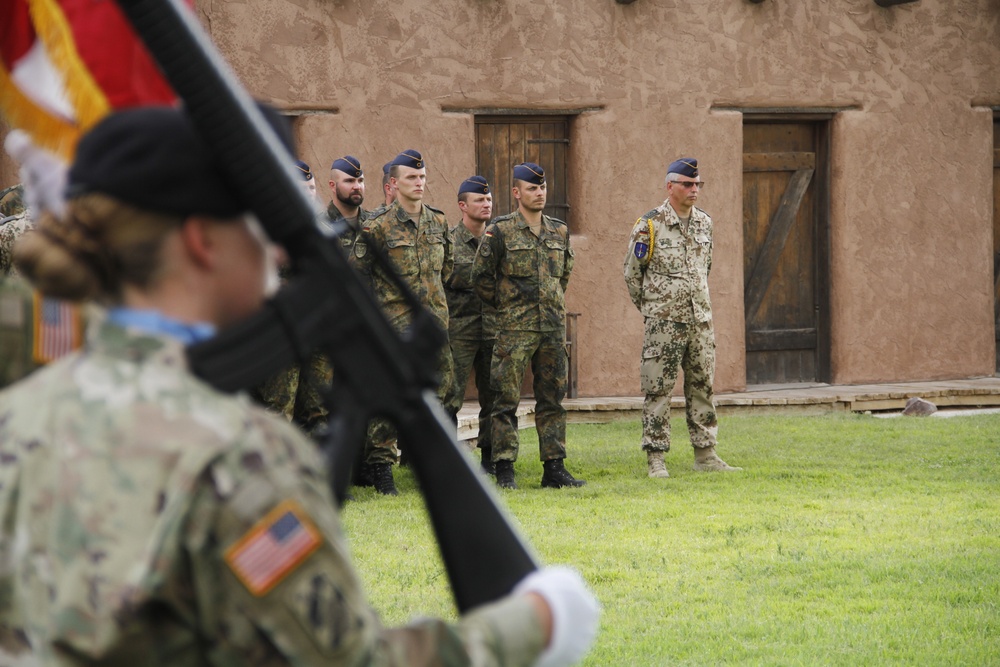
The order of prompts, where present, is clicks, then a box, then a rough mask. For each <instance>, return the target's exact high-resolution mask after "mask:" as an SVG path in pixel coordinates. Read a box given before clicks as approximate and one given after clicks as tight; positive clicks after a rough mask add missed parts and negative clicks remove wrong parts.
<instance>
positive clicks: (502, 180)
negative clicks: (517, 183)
mask: <svg viewBox="0 0 1000 667" xmlns="http://www.w3.org/2000/svg"><path fill="white" fill-rule="evenodd" d="M568 154H569V118H568V117H566V116H476V168H477V170H478V173H479V174H480V175H481V176H484V177H485V178H486V180H487V181H488V182H489V184H490V188H491V189H492V191H493V215H494V216H499V215H506V214H507V213H510V212H511V211H513V210H514V209H515V208H516V202H515V200H514V197H513V196H512V195H511V186H512V180H513V176H512V173H511V172H512V171H513V168H514V165H515V164H520V163H521V162H534V163H535V164H538V165H540V166H541V167H542V169H544V170H545V182H546V185H547V187H548V200H547V203H546V206H545V214H546V215H550V216H552V217H554V218H559V219H560V220H562V221H563V222H565V223H566V224H567V225H569V224H570V219H569V218H570V212H569V187H568V186H569V184H568V182H567V169H566V168H567V162H568ZM570 228H571V229H572V226H571V227H570Z"/></svg>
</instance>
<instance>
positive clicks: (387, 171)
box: [382, 162, 392, 176]
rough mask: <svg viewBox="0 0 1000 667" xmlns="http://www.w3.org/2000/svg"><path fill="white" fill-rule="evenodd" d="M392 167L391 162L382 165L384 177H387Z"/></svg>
mask: <svg viewBox="0 0 1000 667" xmlns="http://www.w3.org/2000/svg"><path fill="white" fill-rule="evenodd" d="M391 166H392V163H391V162H386V163H385V164H383V165H382V175H383V176H385V175H386V174H388V173H389V167H391Z"/></svg>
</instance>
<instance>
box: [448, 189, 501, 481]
mask: <svg viewBox="0 0 1000 667" xmlns="http://www.w3.org/2000/svg"><path fill="white" fill-rule="evenodd" d="M458 208H459V210H461V211H462V221H461V222H460V223H458V224H457V225H455V226H454V227H452V228H451V231H450V232H449V234H450V235H451V246H452V249H453V250H454V253H455V270H454V271H453V272H452V274H451V278H450V279H449V280H448V282H447V283H446V284H445V294H446V295H447V297H448V316H449V320H448V340H449V341H451V356H452V359H454V361H455V387H454V390H453V394H452V402H451V404H450V405H448V406H447V408H448V411H449V412H450V413H451V414H452V417H453V418H454V417H455V416H456V415H458V411H459V410H460V409H461V408H462V402H463V399H464V397H465V385H466V384H467V383H468V381H469V373H470V372H471V373H473V377H474V378H475V381H476V392H477V393H478V394H479V435H478V437H477V443H476V444H477V446H478V447H479V451H480V452H481V461H482V463H481V465H482V468H483V470H484V471H485V472H486V473H488V474H494V473H495V472H496V470H495V468H494V466H493V445H492V438H493V434H492V430H493V426H492V424H493V422H492V419H491V418H490V413H491V412H492V410H493V400H494V397H493V390H492V389H491V388H490V364H491V363H492V360H493V346H494V344H495V343H496V338H497V311H496V308H494V307H493V306H492V305H490V304H488V303H486V302H485V301H483V300H482V299H481V298H479V295H478V294H476V292H475V290H474V283H473V280H472V267H473V264H474V262H475V259H476V253H478V252H479V243H480V241H482V238H483V233H484V232H485V231H486V223H487V222H489V219H490V215H491V214H492V212H493V194H492V193H491V192H490V186H489V183H487V182H486V179H485V178H483V177H482V176H470V177H469V178H467V179H465V180H464V181H462V184H461V185H460V186H458Z"/></svg>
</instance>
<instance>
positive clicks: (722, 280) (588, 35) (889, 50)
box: [198, 0, 1000, 396]
mask: <svg viewBox="0 0 1000 667" xmlns="http://www.w3.org/2000/svg"><path fill="white" fill-rule="evenodd" d="M198 7H199V11H200V13H201V16H202V18H203V19H204V21H205V24H206V25H207V26H209V29H210V31H211V34H212V37H213V38H214V40H215V41H216V43H217V44H218V45H219V47H221V49H222V51H223V52H224V54H225V55H226V57H227V58H228V59H229V60H230V62H231V63H232V65H233V67H234V68H235V70H236V72H237V73H238V75H239V76H240V78H241V79H242V80H243V82H244V83H245V84H246V85H247V86H248V87H249V88H250V90H251V91H252V92H253V93H254V94H256V95H258V96H261V97H263V98H265V99H268V100H272V101H274V102H276V103H278V104H281V105H285V106H287V107H289V108H296V109H312V110H316V111H319V113H315V114H314V115H308V116H303V117H302V119H301V121H300V123H299V131H298V134H299V138H300V140H301V154H302V157H303V159H305V160H306V161H307V162H309V163H310V164H312V165H313V166H314V169H315V170H316V171H317V172H319V174H320V175H321V176H320V178H321V184H322V183H323V182H325V180H326V176H325V173H326V167H327V166H328V165H329V163H330V162H331V160H332V159H333V158H335V157H337V156H340V155H343V154H345V153H350V154H353V155H356V156H358V157H360V158H361V159H362V161H363V164H364V165H365V167H366V168H367V172H368V174H369V203H371V202H377V201H378V200H379V199H380V195H379V189H378V178H379V175H380V174H379V167H380V165H381V164H383V163H384V162H385V161H387V160H388V159H389V158H390V157H391V156H393V155H395V154H396V153H397V152H399V151H400V150H402V149H404V148H410V147H412V148H417V149H418V150H421V151H422V152H423V153H424V155H425V157H426V159H427V161H428V165H429V166H428V170H429V183H430V186H429V195H428V197H427V201H428V203H431V204H433V205H436V206H438V207H440V208H443V209H445V211H446V212H447V213H448V214H449V217H450V219H451V221H452V222H456V221H457V220H458V219H459V216H458V210H457V207H456V205H455V195H454V193H455V191H456V188H457V186H458V184H459V183H460V182H461V181H462V179H464V178H465V177H467V176H469V175H471V174H473V173H475V170H476V163H475V152H474V137H475V127H474V117H473V115H472V112H470V111H469V110H480V111H488V110H491V109H497V108H516V109H538V110H559V109H565V110H573V111H579V110H585V111H583V112H582V113H579V115H577V116H576V117H575V120H574V121H573V123H572V126H571V147H570V161H571V167H570V174H571V182H570V204H571V206H572V210H573V223H574V235H573V243H574V246H575V248H576V252H577V263H576V269H575V272H574V275H573V278H572V280H571V282H570V287H569V291H568V293H567V301H568V305H569V308H570V310H572V311H576V312H580V313H582V316H581V318H580V320H579V357H578V363H579V390H580V394H581V395H583V396H587V395H590V396H594V395H634V394H638V393H639V381H638V358H639V353H640V349H641V343H642V322H641V317H640V316H639V314H638V312H637V311H636V310H635V309H634V307H633V306H632V304H631V302H630V301H629V298H628V295H627V292H626V290H625V287H624V283H623V281H622V277H621V265H622V260H623V257H624V253H625V251H626V241H627V238H628V234H629V231H630V229H631V226H632V223H633V222H634V221H635V220H636V218H637V217H638V216H639V215H641V214H642V213H644V212H645V211H647V210H649V209H650V208H652V207H653V206H655V205H657V204H658V203H659V202H660V201H662V198H663V195H664V193H663V191H662V180H663V176H664V168H665V166H666V164H667V163H668V162H669V161H670V160H671V159H673V158H675V157H678V156H680V155H693V156H696V157H698V158H699V160H700V161H701V165H702V177H703V178H704V179H705V180H706V181H710V187H709V188H707V189H706V190H705V191H704V193H703V195H702V197H701V199H700V206H701V207H702V208H704V209H705V210H707V211H708V212H709V213H710V214H711V215H712V216H713V218H714V220H715V257H714V269H713V273H712V277H711V289H712V299H713V305H714V312H715V323H716V334H717V342H718V368H717V373H716V388H717V390H721V391H725V390H735V389H740V388H742V387H744V386H745V382H746V373H745V353H744V316H743V285H744V275H743V268H742V267H743V244H742V238H741V237H742V222H741V219H740V217H741V215H742V203H741V198H742V171H741V155H742V117H743V116H742V112H741V109H743V108H779V109H829V108H833V109H837V110H838V112H837V113H836V116H835V118H834V121H833V123H832V147H831V193H830V195H831V218H830V243H831V256H830V291H831V323H830V326H831V340H832V349H831V377H830V378H829V379H830V380H831V381H832V382H835V383H860V382H876V381H900V380H918V379H939V378H957V377H970V376H980V375H991V374H993V372H994V321H993V302H992V277H993V271H992V257H991V248H992V227H991V224H992V221H991V216H992V198H993V197H994V196H995V195H994V193H993V186H992V180H991V178H992V176H991V174H992V171H991V170H992V149H991V146H992V142H991V136H992V135H991V133H992V118H993V110H992V109H991V107H993V108H996V106H997V105H1000V67H998V66H1000V34H998V33H1000V31H998V24H1000V4H998V3H997V2H996V0H920V1H919V2H916V3H911V4H904V5H899V6H896V7H893V8H881V7H878V6H877V5H875V4H874V2H873V0H839V1H838V2H828V1H827V0H796V1H795V2H788V1H787V0H764V1H763V2H761V3H759V4H754V3H750V2H747V1H746V0H722V1H714V2H707V1H705V0H637V1H636V2H634V3H633V4H630V5H619V4H616V3H615V2H613V1H612V0H553V1H551V2H527V1H525V0H365V1H364V2H362V1H361V0H201V1H200V2H199V3H198ZM331 111H332V113H331ZM324 194H326V195H327V197H328V194H329V193H328V192H326V193H324ZM373 205H374V204H373ZM497 213H498V214H499V213H503V211H498V212H497Z"/></svg>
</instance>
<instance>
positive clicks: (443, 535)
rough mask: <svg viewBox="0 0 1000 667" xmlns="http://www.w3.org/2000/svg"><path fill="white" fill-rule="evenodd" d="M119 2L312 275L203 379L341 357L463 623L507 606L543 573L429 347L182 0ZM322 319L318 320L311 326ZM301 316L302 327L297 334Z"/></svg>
mask: <svg viewBox="0 0 1000 667" xmlns="http://www.w3.org/2000/svg"><path fill="white" fill-rule="evenodd" d="M117 2H118V4H119V6H120V7H121V8H122V10H123V11H124V13H125V15H126V17H127V18H128V19H129V21H130V22H131V23H132V25H133V26H134V28H135V29H136V32H137V33H138V34H139V36H140V37H141V38H142V40H143V41H144V42H145V44H146V46H147V48H148V49H149V51H150V52H151V53H152V55H153V57H154V59H155V60H156V61H157V63H158V64H159V66H160V69H161V70H162V71H163V73H164V75H165V76H166V78H167V80H168V81H169V82H170V84H171V86H173V88H174V90H175V91H176V92H177V94H178V95H179V96H180V98H181V99H182V100H183V101H184V105H185V110H186V112H187V113H188V114H189V116H190V117H191V119H192V121H193V123H194V125H195V127H196V128H197V130H198V132H199V133H200V135H201V136H202V138H203V139H204V140H205V142H206V143H207V144H208V145H209V146H210V148H211V150H212V151H213V153H214V154H215V155H216V156H217V158H218V159H219V163H220V165H221V166H222V168H223V169H224V170H225V171H226V175H227V177H228V179H229V181H230V182H231V184H232V186H233V187H234V188H236V189H237V190H238V191H239V192H240V194H241V196H242V197H243V198H244V201H246V202H247V209H248V210H250V211H252V212H253V213H254V214H255V215H256V216H257V217H258V219H259V220H260V221H261V223H262V224H263V226H264V228H265V230H266V231H267V233H268V235H269V236H270V237H271V238H272V239H273V240H274V241H275V242H276V243H279V244H281V245H283V246H284V247H285V249H286V250H287V252H288V253H289V255H290V257H291V258H292V259H293V261H294V262H295V264H296V266H297V267H298V268H299V269H300V274H301V277H299V278H297V279H295V280H293V281H292V282H293V283H295V284H294V285H290V286H289V289H283V290H282V293H284V292H288V293H290V294H291V296H292V298H291V299H283V294H282V293H279V295H278V297H277V298H276V299H275V300H274V302H273V303H272V304H269V307H268V308H267V309H265V310H264V311H263V312H262V313H259V314H258V315H257V316H255V317H254V318H250V320H249V321H248V322H246V323H244V324H243V325H238V326H236V327H234V328H233V329H232V331H230V330H226V331H223V332H220V334H219V335H218V336H216V337H215V338H214V339H212V340H211V341H208V342H207V343H205V344H202V345H200V346H196V347H195V348H192V349H191V350H189V358H191V359H192V368H194V369H195V372H196V373H199V374H200V375H202V376H203V377H205V379H206V380H208V381H209V382H213V383H214V384H215V385H216V386H219V387H220V388H222V389H227V390H232V389H235V388H240V387H237V386H233V385H234V380H233V378H236V377H240V374H239V373H229V375H228V378H221V379H220V377H214V376H215V375H220V376H221V375H225V372H223V370H220V369H227V368H228V369H229V370H232V368H233V364H234V363H235V364H239V363H241V360H249V359H254V360H255V361H256V362H257V363H260V364H263V365H264V366H266V367H267V370H269V371H270V372H278V371H279V370H281V368H282V364H283V363H284V364H287V363H288V362H289V361H291V360H293V359H301V358H302V356H303V348H310V347H311V346H314V345H316V344H318V345H319V346H320V347H321V349H323V351H324V352H326V353H327V354H329V355H330V357H331V359H332V361H333V364H334V367H335V368H336V371H337V378H338V381H339V382H342V383H345V384H346V386H347V387H348V389H349V391H341V392H339V393H338V396H341V397H352V396H353V397H354V398H355V404H354V405H349V406H344V405H339V406H334V408H335V409H340V410H356V411H358V412H357V413H351V415H352V417H354V419H352V420H351V421H353V422H355V423H357V422H358V421H361V422H362V423H363V421H364V420H363V419H362V420H359V419H357V418H356V417H357V414H361V415H365V416H367V415H370V414H371V413H373V412H375V413H380V414H386V415H390V416H391V417H392V418H393V421H395V423H396V427H397V430H398V432H399V439H400V443H401V444H402V445H403V446H404V447H409V448H410V451H411V452H412V457H411V458H412V466H413V470H414V474H415V475H416V477H417V481H418V482H419V484H420V487H421V492H422V494H423V496H424V502H425V504H426V506H427V510H428V513H429V515H430V519H431V524H432V526H433V528H434V532H435V535H436V537H437V542H438V546H439V548H440V550H441V555H442V558H443V560H444V564H445V568H446V570H447V572H448V577H449V580H450V582H451V588H452V592H453V594H454V597H455V602H456V605H457V606H458V609H459V610H460V611H462V612H464V611H467V610H469V609H472V608H474V607H476V606H479V605H481V604H484V603H487V602H491V601H494V600H497V599H499V598H500V597H502V596H504V595H506V594H508V593H509V592H510V591H511V589H512V588H513V587H514V585H515V584H516V583H517V582H518V581H520V580H521V579H522V578H523V577H524V576H525V575H527V574H529V573H530V572H532V571H533V570H535V569H537V567H538V566H537V564H536V561H535V558H534V557H533V555H532V554H531V552H530V551H529V549H528V547H527V545H526V543H525V542H524V541H523V540H522V539H521V537H520V536H519V535H518V534H517V532H516V531H515V530H514V528H513V526H512V525H511V523H510V522H509V521H508V519H507V517H506V516H505V515H504V513H503V511H502V510H501V509H500V507H499V505H498V503H497V500H496V498H495V496H494V494H493V492H492V490H491V489H490V488H488V487H487V486H486V485H485V484H484V483H483V481H482V480H481V478H480V476H479V475H477V473H476V472H475V471H474V468H473V466H472V464H471V462H470V460H469V457H468V456H467V455H466V454H465V453H464V452H462V450H461V449H460V448H459V446H458V444H457V443H456V442H455V439H454V437H453V435H451V433H452V430H453V429H452V426H451V424H450V421H449V420H448V418H447V416H446V415H445V414H444V413H443V411H442V410H441V408H440V406H439V405H438V404H437V400H436V398H435V397H434V394H433V393H432V392H431V391H430V390H429V389H427V387H428V386H430V385H432V384H433V382H432V381H430V382H429V381H428V380H427V378H426V377H425V376H426V370H425V369H426V367H427V360H426V359H423V360H414V359H413V356H414V350H417V349H421V347H420V345H419V342H417V343H415V342H414V341H412V340H410V341H407V340H406V339H404V338H400V336H399V335H398V334H396V333H395V332H394V331H393V330H392V328H391V327H390V325H389V323H388V321H387V320H386V318H385V316H384V315H383V314H382V313H381V311H380V310H379V308H378V306H377V304H376V303H375V301H374V298H373V297H372V296H371V294H370V293H369V292H368V291H366V289H365V288H364V286H363V284H362V282H361V280H360V278H359V277H358V276H357V274H356V273H355V272H354V271H353V269H351V268H350V266H349V265H348V263H347V258H346V257H345V256H344V254H343V253H342V252H341V251H340V250H339V249H338V248H336V247H334V245H333V244H332V243H330V241H329V240H328V239H326V238H325V237H324V236H323V235H322V234H321V233H320V232H319V230H318V228H317V227H316V225H315V218H314V213H313V211H312V209H311V207H310V206H309V203H308V201H307V200H306V198H305V195H304V193H303V192H302V190H301V188H299V186H298V185H297V184H296V183H295V181H294V180H293V179H294V177H293V175H292V170H291V164H292V158H291V156H289V155H288V152H287V151H286V150H285V149H284V147H283V146H282V145H281V143H280V141H279V140H278V138H277V137H276V136H275V134H274V132H273V130H272V129H271V127H270V126H269V125H268V124H267V122H266V121H265V120H264V118H263V116H262V114H261V112H260V111H259V109H258V108H257V107H256V105H255V104H254V102H253V100H251V98H250V96H249V95H248V94H247V93H246V91H245V90H243V88H242V86H240V85H239V83H238V82H237V80H236V77H235V76H234V75H233V74H232V73H231V71H230V70H229V67H228V66H227V65H226V63H225V61H224V60H223V59H222V57H221V56H220V55H219V53H218V52H217V50H216V49H215V47H214V46H213V45H212V43H211V41H210V40H209V38H208V36H207V35H206V34H205V32H204V30H203V29H202V27H201V25H200V24H199V23H198V21H197V20H196V19H195V17H194V15H193V13H192V12H191V11H190V10H189V9H188V7H186V6H185V5H184V4H183V3H182V1H181V0H117ZM282 304H284V305H282ZM289 304H291V305H289ZM309 313H313V314H316V313H318V314H316V316H315V317H312V318H310V317H307V316H306V315H308V314H309ZM300 317H301V318H302V322H299V321H296V320H297V319H298V318H300ZM427 319H428V318H427V314H426V312H423V313H421V312H419V311H418V312H417V314H416V315H415V316H414V321H415V322H417V323H419V322H420V321H424V322H426V320H427ZM414 328H415V329H417V328H419V327H417V326H415V327H414ZM326 332H328V333H326ZM324 335H326V336H327V337H328V339H326V340H324V339H323V336H324ZM261 341H265V342H261ZM423 349H426V344H425V345H424V348H423ZM306 351H308V350H306ZM219 360H222V361H219ZM215 362H218V363H215ZM421 362H422V363H421ZM355 430H356V429H355ZM358 445H359V443H356V442H355V443H343V442H341V443H340V446H341V447H344V446H353V447H355V448H356V447H357V446H358ZM334 458H335V459H336V460H343V458H344V457H343V456H339V455H335V456H334Z"/></svg>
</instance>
